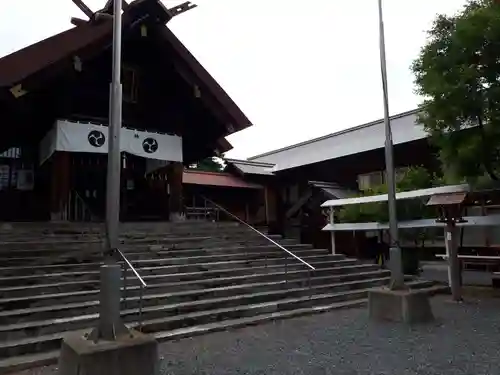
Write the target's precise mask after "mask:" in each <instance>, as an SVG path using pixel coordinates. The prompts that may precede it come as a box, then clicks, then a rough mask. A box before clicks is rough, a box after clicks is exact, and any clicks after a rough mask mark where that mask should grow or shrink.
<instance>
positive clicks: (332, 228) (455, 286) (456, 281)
mask: <svg viewBox="0 0 500 375" xmlns="http://www.w3.org/2000/svg"><path fill="white" fill-rule="evenodd" d="M478 195H480V194H478V193H470V187H469V186H468V185H455V186H442V187H437V188H430V189H422V190H414V191H410V192H402V193H397V194H396V199H397V200H402V199H417V198H420V199H422V198H429V200H428V202H427V205H428V206H434V207H436V208H437V211H438V212H437V214H438V215H437V218H436V219H420V220H411V221H402V222H399V223H398V227H399V228H400V229H412V228H436V227H442V228H443V229H444V232H445V247H446V255H445V256H444V257H445V258H446V259H447V260H448V264H449V283H450V287H451V290H452V295H453V298H454V300H457V301H458V300H460V299H461V298H462V297H461V291H460V285H461V275H460V272H461V271H460V270H461V267H460V258H459V255H458V243H459V238H460V236H459V232H458V229H459V228H460V227H471V226H499V225H500V215H489V216H463V212H464V208H465V206H466V205H467V204H474V202H476V198H477V197H478ZM385 201H387V195H386V194H383V195H375V196H367V197H358V198H348V199H338V200H330V201H327V202H325V203H324V204H323V205H322V206H323V207H327V208H329V209H330V223H329V224H328V225H326V226H325V227H324V228H323V230H325V231H329V232H330V233H331V240H332V247H333V249H335V232H337V231H372V230H386V229H388V224H387V223H378V222H372V223H335V222H334V214H333V213H334V209H335V207H340V206H344V205H349V204H364V203H374V202H385ZM333 251H335V250H333ZM482 258H484V257H482Z"/></svg>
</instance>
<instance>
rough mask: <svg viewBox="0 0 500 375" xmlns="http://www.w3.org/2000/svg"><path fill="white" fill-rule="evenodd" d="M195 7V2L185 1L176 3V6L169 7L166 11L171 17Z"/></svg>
mask: <svg viewBox="0 0 500 375" xmlns="http://www.w3.org/2000/svg"><path fill="white" fill-rule="evenodd" d="M196 7H197V5H196V4H194V3H192V2H191V1H186V2H185V3H182V4H180V5H177V6H176V7H173V8H169V10H168V11H169V13H170V15H171V16H172V17H175V16H178V15H179V14H182V13H184V12H187V11H188V10H191V9H194V8H196Z"/></svg>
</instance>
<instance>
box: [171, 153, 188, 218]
mask: <svg viewBox="0 0 500 375" xmlns="http://www.w3.org/2000/svg"><path fill="white" fill-rule="evenodd" d="M168 172H169V173H168V184H169V193H170V196H169V211H170V220H171V221H179V220H184V218H185V216H184V207H183V204H182V175H183V172H184V165H183V164H182V163H179V162H172V163H171V164H170V165H169V166H168Z"/></svg>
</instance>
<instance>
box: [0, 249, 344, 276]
mask: <svg viewBox="0 0 500 375" xmlns="http://www.w3.org/2000/svg"><path fill="white" fill-rule="evenodd" d="M280 254H282V253H280ZM289 258H290V257H289ZM303 259H305V260H307V262H309V263H310V264H312V265H313V266H314V267H316V268H325V267H329V266H330V264H331V262H335V261H339V260H344V259H345V256H343V255H313V256H309V255H308V256H304V257H303ZM287 260H290V259H287ZM132 263H133V265H134V267H135V268H136V269H137V270H141V269H143V268H147V269H155V268H156V269H163V270H164V271H165V272H169V273H193V272H206V271H212V272H217V271H229V270H231V269H234V268H253V267H274V266H276V267H282V266H283V265H284V264H285V260H284V259H283V258H282V257H281V256H280V257H274V258H272V257H268V258H261V259H252V260H248V259H238V260H229V261H223V262H204V263H203V262H201V263H194V264H185V265H183V264H171V262H170V259H169V258H167V259H164V258H158V259H139V260H135V261H133V262H132ZM293 264H302V263H300V262H298V261H296V260H294V261H293V262H292V261H290V262H289V265H293ZM100 265H101V262H89V263H80V264H78V263H68V264H59V265H56V266H54V265H39V266H37V267H36V268H33V267H27V266H11V267H3V268H0V274H2V276H3V277H6V276H9V275H11V276H14V275H17V274H19V275H21V272H22V275H23V276H29V275H31V274H33V271H35V273H37V274H38V275H40V277H44V278H49V277H51V276H50V275H53V274H54V273H56V272H57V273H60V274H63V276H67V277H68V278H71V277H74V276H75V275H74V273H75V272H79V273H81V274H82V275H97V274H98V272H99V266H100ZM61 267H62V269H61ZM66 267H67V268H66ZM140 272H141V271H140ZM140 272H139V273H140ZM6 278H7V279H8V277H6Z"/></svg>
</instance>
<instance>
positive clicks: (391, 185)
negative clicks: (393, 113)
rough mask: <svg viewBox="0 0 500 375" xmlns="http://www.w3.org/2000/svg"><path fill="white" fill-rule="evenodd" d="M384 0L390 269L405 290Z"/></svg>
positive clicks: (381, 30)
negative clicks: (390, 114) (399, 231)
mask: <svg viewBox="0 0 500 375" xmlns="http://www.w3.org/2000/svg"><path fill="white" fill-rule="evenodd" d="M382 13H383V12H382V0H378V15H379V33H380V68H381V73H382V88H383V94H384V127H385V165H386V174H387V190H388V206H389V233H390V237H391V238H390V241H391V245H390V246H391V247H390V267H391V289H403V288H405V285H404V274H403V264H402V263H403V262H402V257H401V248H400V247H399V234H398V218H397V213H396V181H395V180H396V179H395V171H394V159H393V144H392V131H391V122H390V119H389V96H388V89H387V62H386V58H385V35H384V34H385V33H384V19H383V14H382Z"/></svg>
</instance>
